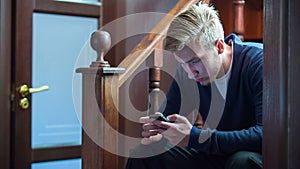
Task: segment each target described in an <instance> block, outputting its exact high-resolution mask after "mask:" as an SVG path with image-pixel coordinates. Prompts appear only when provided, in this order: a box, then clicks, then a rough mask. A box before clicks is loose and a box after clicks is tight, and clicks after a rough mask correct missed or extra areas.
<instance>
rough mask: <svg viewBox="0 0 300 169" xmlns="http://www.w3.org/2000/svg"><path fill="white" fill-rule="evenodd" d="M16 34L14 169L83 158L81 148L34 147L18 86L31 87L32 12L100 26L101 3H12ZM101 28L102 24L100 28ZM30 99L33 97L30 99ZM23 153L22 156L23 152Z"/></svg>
mask: <svg viewBox="0 0 300 169" xmlns="http://www.w3.org/2000/svg"><path fill="white" fill-rule="evenodd" d="M12 4H13V7H12V13H13V15H14V17H13V19H12V20H13V21H12V23H13V32H12V51H13V53H12V55H11V57H12V63H11V65H12V71H11V77H12V78H11V82H10V84H11V88H12V94H13V95H14V96H15V97H14V103H13V104H12V106H11V136H10V146H11V151H10V153H11V155H10V156H11V159H10V162H11V163H10V164H11V166H10V167H11V168H13V169H21V168H25V169H30V168H31V164H32V163H33V162H43V161H53V160H64V159H72V158H80V157H81V146H67V147H55V148H41V149H40V148H39V149H32V148H31V117H32V116H31V108H30V107H29V108H28V109H26V110H23V109H21V107H20V106H19V105H18V102H19V100H20V99H21V98H20V95H19V93H17V91H16V90H15V89H16V88H17V87H18V86H21V85H23V84H28V85H29V86H31V82H32V77H31V70H32V61H31V59H26V58H31V56H32V29H33V28H32V24H33V13H34V12H40V13H51V14H63V15H71V16H86V17H92V18H98V22H99V24H101V19H100V18H101V17H102V7H101V4H96V3H94V4H92V3H72V2H67V1H65V2H64V1H53V0H26V1H22V0H21V1H20V0H13V2H12ZM99 26H100V25H99ZM27 97H28V99H29V100H31V96H27ZM20 152H21V153H20Z"/></svg>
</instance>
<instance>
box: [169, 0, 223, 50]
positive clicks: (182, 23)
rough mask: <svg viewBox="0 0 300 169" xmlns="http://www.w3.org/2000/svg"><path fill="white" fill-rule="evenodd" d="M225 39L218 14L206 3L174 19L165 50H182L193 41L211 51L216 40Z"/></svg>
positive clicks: (194, 6)
mask: <svg viewBox="0 0 300 169" xmlns="http://www.w3.org/2000/svg"><path fill="white" fill-rule="evenodd" d="M219 38H222V39H224V30H223V27H222V24H221V22H220V19H219V14H218V12H217V11H216V10H215V9H214V7H213V6H211V7H209V6H208V5H207V4H205V3H199V4H198V5H192V6H191V7H190V8H189V9H188V10H186V11H185V12H183V13H181V14H179V15H178V16H177V17H175V18H174V20H173V21H172V23H171V24H170V27H169V29H168V32H167V37H166V39H165V45H164V48H165V50H168V51H170V52H175V51H178V50H181V49H182V48H183V47H184V45H186V44H187V43H189V42H190V41H191V40H195V42H196V43H199V45H200V46H202V47H204V48H205V49H209V48H211V47H213V46H215V42H216V40H218V39H219Z"/></svg>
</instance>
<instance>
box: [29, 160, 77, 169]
mask: <svg viewBox="0 0 300 169" xmlns="http://www.w3.org/2000/svg"><path fill="white" fill-rule="evenodd" d="M31 169H81V159H73V160H61V161H53V162H41V163H33V164H31Z"/></svg>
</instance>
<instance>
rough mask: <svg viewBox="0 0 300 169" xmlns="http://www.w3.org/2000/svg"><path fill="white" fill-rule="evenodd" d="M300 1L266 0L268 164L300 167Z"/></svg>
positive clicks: (284, 168) (265, 145) (278, 167)
mask: <svg viewBox="0 0 300 169" xmlns="http://www.w3.org/2000/svg"><path fill="white" fill-rule="evenodd" d="M299 6H300V2H299V1H298V0H265V1H264V10H265V11H264V39H263V40H264V75H263V78H264V83H263V86H264V87H263V91H264V95H263V125H264V134H263V159H264V168H266V169H269V168H272V169H287V168H300V161H299V158H300V152H299V150H300V144H299V142H300V135H299V132H300V123H299V121H297V120H299V119H300V113H299V112H300V104H299V100H300V90H299V86H300V80H299V76H297V74H299V72H300V58H299V56H300V51H299V48H300V38H299V37H300V33H299V31H298V30H299V29H300V21H299V17H300V11H299Z"/></svg>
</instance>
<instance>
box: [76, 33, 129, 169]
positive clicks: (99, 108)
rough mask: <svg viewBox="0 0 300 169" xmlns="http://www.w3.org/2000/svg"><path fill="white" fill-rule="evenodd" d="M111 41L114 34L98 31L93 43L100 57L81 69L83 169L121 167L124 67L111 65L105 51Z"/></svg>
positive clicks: (93, 36) (92, 39)
mask: <svg viewBox="0 0 300 169" xmlns="http://www.w3.org/2000/svg"><path fill="white" fill-rule="evenodd" d="M110 44H111V39H110V35H109V33H107V32H104V31H96V32H94V33H93V34H92V37H91V46H92V48H93V49H94V50H96V51H97V54H98V58H97V60H96V61H94V62H93V63H91V65H90V67H87V68H78V69H77V70H76V72H77V73H82V153H81V156H82V169H109V168H114V169H117V168H119V167H120V166H119V160H118V156H117V155H116V152H118V148H119V147H118V135H117V134H118V132H117V131H118V130H119V113H118V99H119V88H118V83H117V81H114V79H118V76H119V74H120V73H123V72H124V69H122V68H115V67H110V65H109V63H108V62H107V61H105V60H104V54H105V53H106V52H107V51H108V50H109V48H110Z"/></svg>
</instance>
